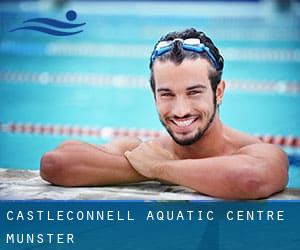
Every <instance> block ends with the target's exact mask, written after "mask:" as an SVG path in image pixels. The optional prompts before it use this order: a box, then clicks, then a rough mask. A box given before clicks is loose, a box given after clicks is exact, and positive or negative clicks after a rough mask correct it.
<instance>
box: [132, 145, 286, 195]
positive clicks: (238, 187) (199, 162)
mask: <svg viewBox="0 0 300 250" xmlns="http://www.w3.org/2000/svg"><path fill="white" fill-rule="evenodd" d="M143 147H144V149H143ZM139 150H140V152H138V151H139ZM151 150H152V151H153V155H158V154H160V152H161V151H162V149H159V148H157V147H153V145H152V147H151V145H150V146H148V147H147V146H143V145H140V146H139V147H138V148H136V149H135V150H134V151H136V154H133V155H131V153H128V152H127V153H126V157H127V158H128V159H129V161H130V162H131V164H132V166H133V167H134V168H135V169H137V171H138V172H140V173H141V174H143V175H145V176H147V177H150V178H157V179H160V180H165V181H169V182H172V183H175V184H179V185H183V186H186V187H190V188H192V189H195V190H196V191H199V192H201V193H205V194H208V195H211V196H215V197H221V198H227V199H258V198H264V197H267V196H270V195H271V194H273V193H275V192H278V191H280V190H282V189H283V188H284V187H285V186H286V184H287V179H288V178H287V175H288V160H287V157H286V155H285V153H284V152H283V151H282V150H281V149H279V148H278V147H276V146H274V145H270V144H263V143H261V144H253V145H250V146H246V147H244V148H242V149H240V151H239V152H237V154H235V155H229V156H220V157H211V158H203V159H187V160H172V159H167V160H158V161H157V160H153V157H152V156H151V157H148V156H149V155H150V154H149V152H151ZM134 151H133V153H134ZM143 151H147V152H148V156H145V155H142V152H143ZM137 155H140V156H143V157H146V158H147V159H148V160H149V159H150V158H152V160H151V161H148V163H149V164H148V165H147V169H145V168H146V167H145V162H147V160H145V159H143V162H144V164H140V159H139V158H138V157H137ZM160 155H162V154H160ZM150 162H151V163H150Z"/></svg>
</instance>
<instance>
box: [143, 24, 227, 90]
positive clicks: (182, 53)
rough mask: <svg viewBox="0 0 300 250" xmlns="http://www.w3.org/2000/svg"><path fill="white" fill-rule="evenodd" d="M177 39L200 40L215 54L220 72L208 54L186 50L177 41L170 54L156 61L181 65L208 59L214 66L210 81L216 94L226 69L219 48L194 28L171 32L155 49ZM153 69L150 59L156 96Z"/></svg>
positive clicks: (151, 81) (151, 83)
mask: <svg viewBox="0 0 300 250" xmlns="http://www.w3.org/2000/svg"><path fill="white" fill-rule="evenodd" d="M175 38H181V39H188V38H199V39H200V41H201V43H203V44H204V45H205V46H207V47H208V48H209V49H210V51H211V53H212V54H213V56H214V57H215V59H216V61H217V63H218V65H219V69H218V70H216V69H215V67H214V66H213V64H212V62H211V61H210V59H209V57H208V55H207V54H206V53H197V52H192V51H187V50H184V49H182V47H181V46H180V41H175V42H174V44H173V47H172V49H171V50H170V51H169V52H167V53H165V54H163V55H161V56H159V57H157V58H156V59H155V60H160V61H167V60H170V61H172V62H174V63H176V64H181V63H182V61H183V60H184V59H186V58H188V59H197V58H206V59H207V60H208V61H209V63H210V64H211V65H212V66H213V67H212V68H213V69H211V70H209V80H210V84H211V88H212V90H213V93H214V94H215V93H216V89H217V86H218V84H219V83H220V81H221V79H222V72H223V67H224V59H223V57H222V56H221V54H220V52H219V50H218V48H217V47H216V46H215V45H214V43H213V42H212V40H211V39H210V38H209V37H208V36H206V35H205V34H204V33H203V32H202V31H197V30H196V29H194V28H190V29H186V30H184V31H182V32H170V33H168V34H167V35H165V36H163V37H161V38H160V40H159V41H158V42H157V43H156V44H155V46H154V49H155V47H156V45H157V44H158V43H159V42H161V41H169V40H174V39H175ZM152 67H153V62H152V60H151V59H150V65H149V68H150V70H151V77H150V85H151V89H152V91H153V93H154V95H155V81H154V76H153V68H152Z"/></svg>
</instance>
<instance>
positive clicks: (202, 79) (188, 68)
mask: <svg viewBox="0 0 300 250" xmlns="http://www.w3.org/2000/svg"><path fill="white" fill-rule="evenodd" d="M209 67H210V64H209V62H207V60H206V59H203V58H197V59H184V60H183V62H182V63H181V64H175V63H174V62H172V61H170V60H167V61H164V62H162V61H159V60H157V61H156V62H154V65H153V77H154V80H155V85H156V89H157V88H158V87H160V88H161V87H165V88H170V89H174V88H185V87H188V85H191V84H203V85H205V86H209V85H210V80H209V75H208V73H209V71H208V70H209Z"/></svg>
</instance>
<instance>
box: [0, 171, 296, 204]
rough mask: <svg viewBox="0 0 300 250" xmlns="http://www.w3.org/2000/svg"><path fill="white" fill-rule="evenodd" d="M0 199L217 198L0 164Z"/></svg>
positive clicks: (292, 192) (290, 196) (290, 195)
mask: <svg viewBox="0 0 300 250" xmlns="http://www.w3.org/2000/svg"><path fill="white" fill-rule="evenodd" d="M0 199H1V200H215V198H212V197H209V196H205V195H201V194H199V193H197V192H195V191H193V190H191V189H188V188H185V187H181V186H170V185H166V184H161V183H159V182H154V181H148V182H142V183H136V184H128V185H119V186H106V187H78V188H77V187H76V188H75V187H72V188H69V187H59V186H54V185H51V184H49V183H47V182H45V181H44V180H42V179H41V178H40V176H39V172H38V171H32V170H12V169H5V168H0ZM268 200H300V189H291V188H289V189H286V190H284V191H283V192H281V193H278V194H275V195H273V196H271V197H269V198H268Z"/></svg>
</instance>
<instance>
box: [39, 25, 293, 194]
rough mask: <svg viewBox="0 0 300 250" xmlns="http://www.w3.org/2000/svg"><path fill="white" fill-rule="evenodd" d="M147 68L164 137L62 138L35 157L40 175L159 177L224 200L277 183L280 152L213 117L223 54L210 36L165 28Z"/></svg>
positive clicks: (282, 175)
mask: <svg viewBox="0 0 300 250" xmlns="http://www.w3.org/2000/svg"><path fill="white" fill-rule="evenodd" d="M150 70H151V80H150V81H151V88H152V91H153V94H154V100H155V104H156V108H157V112H158V114H159V118H160V121H161V123H162V124H163V125H164V127H165V128H166V130H167V131H168V134H169V136H167V135H166V136H162V137H160V138H157V139H155V140H151V141H146V142H141V141H140V140H139V139H138V138H121V139H117V140H115V141H112V142H110V143H108V144H106V145H103V146H94V145H91V144H86V143H83V142H78V141H68V142H65V143H63V144H62V145H60V146H59V147H58V148H56V149H55V150H53V151H51V152H48V153H46V154H45V155H44V156H43V157H42V159H41V171H40V174H41V176H42V178H44V179H45V180H47V181H49V182H51V183H53V184H56V185H63V186H99V185H112V184H121V183H130V182H139V181H145V180H160V181H162V182H168V183H173V184H178V185H183V186H186V187H190V188H192V189H194V190H196V191H198V192H201V193H204V194H207V195H211V196H215V197H221V198H227V199H259V198H264V197H268V196H270V195H271V194H273V193H275V192H278V191H280V190H282V189H284V187H285V186H286V184H287V179H288V160H287V156H286V154H285V153H284V152H283V151H282V150H281V149H280V148H279V147H277V146H275V145H271V144H266V143H263V142H262V141H260V140H259V139H257V138H256V137H253V136H250V135H247V134H244V133H242V132H239V131H237V130H234V129H232V128H229V127H227V126H226V125H224V124H223V123H222V122H221V120H220V118H219V112H218V110H219V105H220V104H221V102H222V99H223V94H224V90H225V82H224V81H223V80H222V79H221V76H222V70H223V58H222V56H221V55H220V53H219V50H218V49H217V48H216V47H215V45H214V44H213V42H212V41H211V39H210V38H208V37H207V36H206V35H205V34H204V33H203V32H199V31H197V30H195V29H188V30H185V31H183V32H172V33H169V34H167V35H166V36H164V37H162V38H161V39H160V41H158V43H157V44H156V45H155V47H154V50H153V53H152V55H151V59H150Z"/></svg>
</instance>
